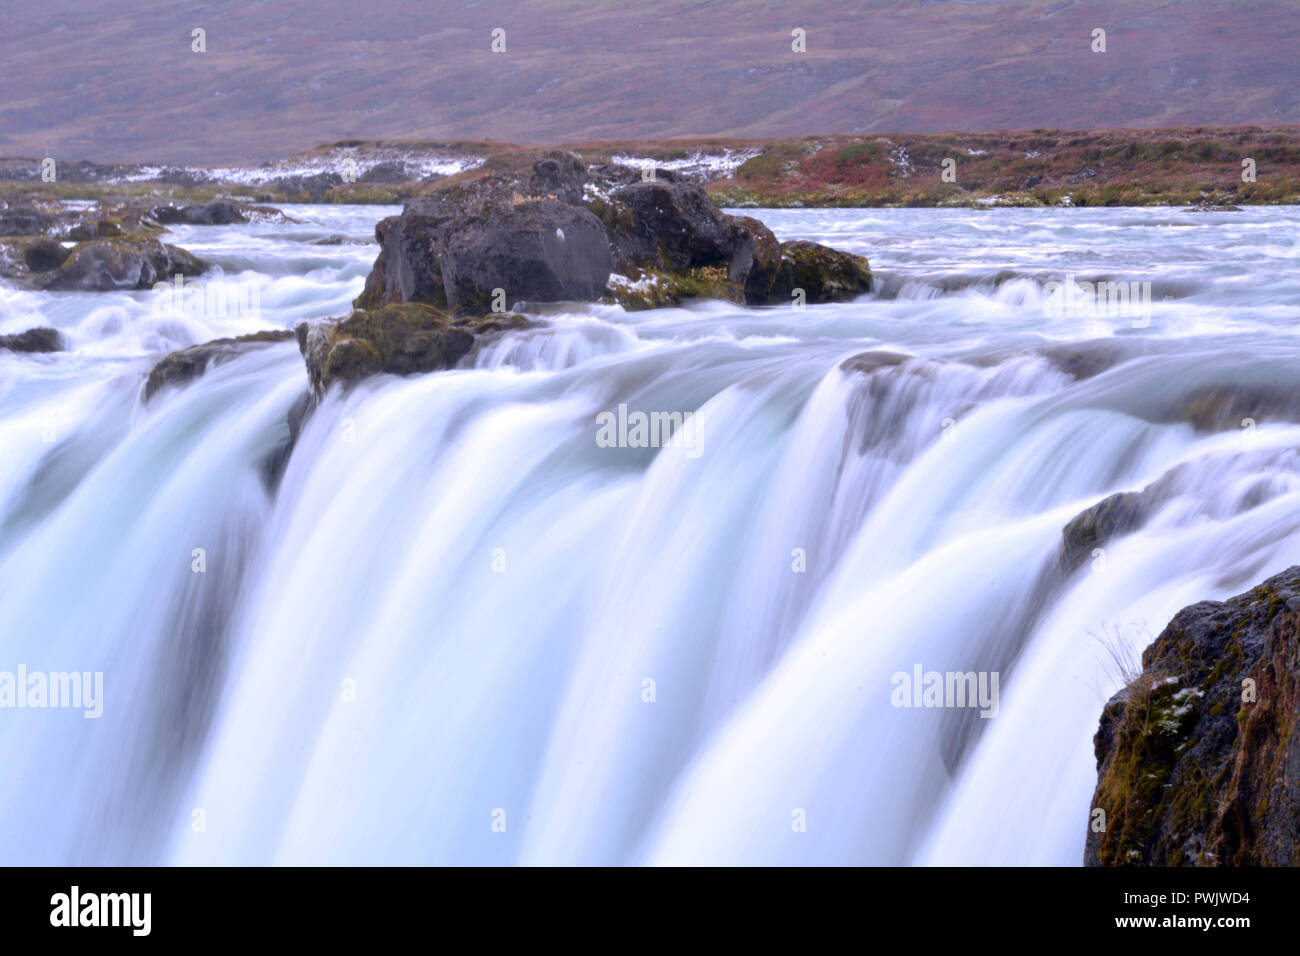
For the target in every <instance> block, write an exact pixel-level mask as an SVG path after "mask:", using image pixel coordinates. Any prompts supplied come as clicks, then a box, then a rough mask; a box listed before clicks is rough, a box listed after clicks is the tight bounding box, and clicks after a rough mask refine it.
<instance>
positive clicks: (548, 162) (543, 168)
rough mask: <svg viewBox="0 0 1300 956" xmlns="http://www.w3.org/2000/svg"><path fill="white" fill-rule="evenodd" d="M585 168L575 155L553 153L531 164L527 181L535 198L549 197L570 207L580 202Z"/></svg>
mask: <svg viewBox="0 0 1300 956" xmlns="http://www.w3.org/2000/svg"><path fill="white" fill-rule="evenodd" d="M586 181H587V167H586V166H585V165H584V164H583V162H582V160H581V159H580V158H578V156H577V154H575V153H565V152H558V151H557V152H553V153H551V154H549V155H548V156H546V157H545V158H543V159H539V160H538V161H537V162H536V163H534V164H533V175H532V177H531V178H530V179H529V181H528V185H529V187H530V188H531V189H532V191H533V195H535V196H550V197H552V198H554V199H558V200H560V201H561V202H566V203H569V204H570V205H574V206H576V205H579V204H581V202H582V186H583V183H585V182H586Z"/></svg>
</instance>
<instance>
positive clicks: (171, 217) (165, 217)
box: [150, 199, 248, 226]
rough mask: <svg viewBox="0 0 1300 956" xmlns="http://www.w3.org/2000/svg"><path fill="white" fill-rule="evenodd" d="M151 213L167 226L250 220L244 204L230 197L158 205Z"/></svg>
mask: <svg viewBox="0 0 1300 956" xmlns="http://www.w3.org/2000/svg"><path fill="white" fill-rule="evenodd" d="M150 215H151V216H152V218H153V219H155V220H157V221H158V222H160V223H162V224H163V225H165V226H171V225H176V224H182V225H189V226H228V225H230V224H231V223H236V222H248V216H247V215H245V214H244V208H243V206H242V204H240V203H237V202H232V201H231V200H229V199H214V200H213V201H212V202H203V203H190V204H188V205H184V206H173V205H171V204H168V205H165V206H158V207H156V208H154V209H153V210H152V212H151V213H150Z"/></svg>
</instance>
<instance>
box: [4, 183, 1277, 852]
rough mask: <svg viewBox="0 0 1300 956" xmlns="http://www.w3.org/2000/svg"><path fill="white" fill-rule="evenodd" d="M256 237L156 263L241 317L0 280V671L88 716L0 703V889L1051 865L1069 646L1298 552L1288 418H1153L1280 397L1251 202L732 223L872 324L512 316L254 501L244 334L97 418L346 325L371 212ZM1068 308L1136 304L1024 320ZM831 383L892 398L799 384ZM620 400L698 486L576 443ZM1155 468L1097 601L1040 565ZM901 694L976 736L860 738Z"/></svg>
mask: <svg viewBox="0 0 1300 956" xmlns="http://www.w3.org/2000/svg"><path fill="white" fill-rule="evenodd" d="M290 212H291V213H292V214H293V215H295V216H296V217H298V218H301V219H304V220H306V221H305V222H304V223H303V224H300V225H278V226H277V225H268V224H261V225H248V226H240V227H231V228H212V227H207V228H204V227H192V228H184V229H178V230H177V231H176V237H175V240H174V241H176V242H177V243H178V244H180V245H182V246H185V247H187V248H189V249H191V250H193V251H194V252H196V253H197V254H199V255H200V256H204V257H205V258H208V259H210V260H212V261H215V262H217V263H218V264H219V265H220V266H221V267H222V269H223V270H224V272H225V274H226V275H227V276H228V277H231V278H233V279H238V280H240V281H249V282H255V283H258V288H259V291H260V293H261V295H260V300H261V306H262V310H263V314H262V315H261V316H260V317H257V318H255V319H250V318H249V317H247V316H236V317H193V316H190V317H184V318H180V319H166V318H164V319H159V318H157V317H155V316H153V315H151V312H150V305H149V297H148V295H147V294H143V293H140V294H128V293H114V294H99V295H89V294H61V295H44V294H34V293H27V292H19V291H16V290H13V289H6V288H0V333H9V332H16V331H21V330H23V329H25V328H29V327H32V326H34V325H45V324H53V325H56V326H58V327H60V328H62V329H63V330H64V331H65V333H66V334H67V336H68V337H69V339H70V340H71V344H72V349H73V350H72V351H71V352H68V353H63V354H56V355H48V356H31V355H12V354H10V353H6V352H0V672H3V671H9V672H13V671H16V670H17V668H18V667H19V665H24V666H25V667H26V668H27V669H28V671H37V670H43V671H67V670H77V671H91V672H93V671H102V672H103V673H104V688H105V691H104V697H105V700H104V713H103V716H102V717H100V718H99V719H97V720H93V719H92V720H88V719H85V718H83V716H82V713H81V711H80V710H31V709H27V710H18V709H0V862H2V863H6V864H13V863H39V864H52V863H74V862H75V863H85V864H100V863H406V862H412V863H577V862H586V863H628V862H631V863H685V862H707V863H879V864H931V863H1048V864H1062V865H1075V864H1078V863H1079V862H1080V861H1081V858H1082V850H1083V841H1084V834H1085V827H1086V824H1087V819H1088V807H1089V802H1090V798H1091V795H1092V790H1093V786H1094V784H1095V769H1094V765H1093V759H1092V749H1091V737H1092V734H1093V732H1094V731H1095V729H1096V724H1097V718H1098V716H1099V714H1100V711H1101V706H1102V704H1103V702H1104V700H1105V699H1106V698H1107V697H1108V696H1109V695H1110V694H1111V693H1112V692H1113V691H1114V690H1115V689H1117V687H1118V685H1119V678H1118V676H1116V675H1115V674H1114V673H1113V667H1112V665H1111V664H1110V661H1109V654H1108V652H1107V651H1106V650H1105V648H1104V647H1103V646H1102V643H1101V642H1100V641H1099V640H1098V639H1097V637H1096V636H1097V635H1106V634H1113V633H1118V634H1120V635H1121V636H1122V638H1121V639H1122V640H1127V641H1129V642H1131V643H1132V645H1133V647H1134V648H1135V649H1136V650H1140V648H1141V646H1142V645H1143V644H1144V643H1145V642H1147V641H1149V640H1150V639H1151V638H1152V637H1153V636H1154V635H1155V634H1156V633H1158V632H1159V630H1160V629H1161V628H1162V627H1163V626H1164V624H1165V623H1166V622H1167V620H1168V619H1169V618H1170V617H1171V616H1172V614H1173V613H1174V612H1176V611H1177V610H1178V609H1180V608H1181V607H1183V606H1185V605H1186V604H1188V603H1191V602H1193V601H1197V600H1202V599H1207V598H1221V597H1225V596H1227V595H1230V594H1233V593H1236V592H1238V591H1241V590H1244V589H1246V588H1247V587H1249V586H1251V585H1253V584H1255V583H1257V582H1258V581H1261V580H1263V579H1264V578H1265V577H1266V576H1267V575H1269V574H1270V573H1273V572H1275V571H1278V570H1281V569H1283V568H1285V567H1287V566H1289V565H1291V564H1294V563H1297V562H1300V537H1297V535H1296V531H1297V529H1298V527H1300V507H1298V505H1300V455H1297V448H1298V447H1300V427H1298V426H1296V425H1294V424H1291V423H1290V422H1288V421H1286V420H1282V418H1279V419H1277V420H1272V419H1270V417H1269V416H1268V415H1267V414H1261V415H1259V416H1255V417H1256V418H1257V424H1256V425H1255V426H1254V427H1253V428H1249V427H1248V428H1242V429H1232V430H1227V431H1222V432H1218V433H1203V432H1197V431H1195V430H1194V429H1193V428H1192V426H1191V425H1190V424H1188V423H1186V422H1185V421H1179V420H1178V418H1177V416H1171V415H1170V414H1169V413H1168V408H1169V407H1172V406H1174V405H1177V404H1178V401H1179V400H1180V397H1181V396H1184V395H1186V394H1189V393H1191V392H1194V391H1196V390H1198V389H1200V390H1204V389H1207V388H1222V387H1225V386H1229V385H1232V384H1234V383H1256V384H1266V385H1269V386H1271V387H1272V388H1274V389H1275V390H1276V389H1282V390H1286V389H1291V390H1296V394H1297V395H1300V362H1297V358H1298V357H1300V356H1298V355H1297V352H1298V351H1300V350H1298V349H1297V346H1296V340H1295V335H1294V331H1293V326H1294V322H1295V317H1296V311H1295V308H1296V303H1297V302H1298V301H1300V271H1298V270H1297V269H1296V265H1297V258H1298V257H1300V242H1298V239H1297V237H1300V214H1297V213H1296V212H1295V211H1292V210H1276V209H1265V210H1251V211H1248V212H1243V213H1234V214H1223V215H1200V214H1191V213H1186V212H1182V211H1180V210H1144V211H1135V210H1123V209H1118V210H1115V209H1112V210H993V211H971V210H954V211H938V210H909V211H903V210H897V211H862V210H848V211H824V210H807V211H790V212H770V213H764V214H763V218H765V219H766V220H767V221H768V222H769V223H770V224H771V225H772V227H773V228H774V229H776V230H777V232H778V233H779V234H780V235H781V237H782V238H793V237H803V238H812V239H817V240H821V241H826V242H829V243H831V244H833V245H836V246H839V247H842V248H848V249H852V250H855V251H861V252H864V253H866V254H867V255H869V256H870V257H871V259H872V262H873V265H874V266H875V268H876V270H877V272H878V274H879V275H880V278H881V283H880V285H881V292H880V294H879V295H872V296H869V297H866V298H864V299H862V300H859V301H858V302H854V303H846V304H841V305H831V306H815V307H809V308H807V309H806V310H804V311H796V310H793V309H786V308H778V309H764V310H752V309H741V308H737V307H734V306H730V305H724V304H720V303H704V304H699V305H697V306H694V307H691V308H686V309H673V310H661V311H656V312H648V313H637V314H625V313H623V312H622V311H621V310H619V309H616V308H610V307H583V308H580V309H576V310H570V311H567V312H558V313H557V312H552V313H550V314H548V316H547V318H548V319H549V320H550V322H551V323H552V324H551V325H550V326H549V327H548V328H545V329H542V330H538V331H532V332H528V333H520V334H516V335H514V336H513V337H510V338H506V339H503V340H501V341H499V342H498V343H496V344H495V345H493V346H491V347H490V348H487V349H485V350H483V351H482V352H480V353H479V354H477V355H476V356H474V358H473V367H466V368H463V369H460V370H456V371H453V372H445V373H438V374H434V375H428V376H423V377H415V378H410V379H396V378H376V379H373V380H370V381H368V382H366V383H364V384H362V385H361V386H359V387H357V388H355V389H354V390H353V391H351V392H350V393H348V394H343V393H341V392H338V391H335V392H332V393H330V394H329V395H328V396H327V397H326V399H325V401H324V402H323V404H322V405H321V406H320V407H319V408H317V409H316V411H315V412H314V414H313V415H312V416H311V417H310V418H309V419H308V421H307V424H306V426H305V428H304V429H303V432H302V434H301V436H300V438H299V440H298V443H297V445H296V447H295V449H294V451H293V453H292V456H291V458H290V460H289V463H288V466H287V469H286V470H285V472H284V474H283V478H282V480H281V481H280V482H279V484H278V486H275V485H274V484H273V483H271V482H268V480H267V479H266V478H265V477H264V474H263V472H264V469H263V462H264V461H265V460H266V458H267V456H268V455H270V454H272V453H273V452H274V451H275V449H276V448H277V447H278V446H279V445H280V444H281V443H282V442H283V441H284V439H285V438H286V436H287V427H286V425H285V417H286V413H287V411H288V409H289V407H290V405H291V404H292V403H293V402H294V400H295V399H296V398H297V397H298V396H299V395H300V394H301V392H302V390H303V389H304V387H305V382H306V379H305V373H304V370H303V367H302V362H301V359H300V358H299V357H298V355H297V349H296V346H295V345H294V344H293V343H292V342H290V343H285V344H282V345H273V346H268V347H266V348H264V349H261V350H258V351H254V352H251V353H249V354H248V355H246V356H244V357H242V358H239V359H237V360H235V361H232V362H229V363H227V364H225V365H221V366H219V367H217V368H214V369H212V370H210V371H209V372H208V373H207V374H206V375H205V376H204V377H202V378H201V379H199V380H197V381H195V382H194V383H192V384H190V385H189V386H188V387H186V388H183V389H181V390H167V391H164V392H163V393H160V394H159V395H158V396H156V397H155V398H154V399H153V400H152V401H151V402H149V403H148V404H147V405H144V404H142V402H141V391H142V385H143V381H144V378H145V377H146V376H147V374H148V371H149V369H150V368H151V367H152V365H153V363H154V362H155V361H156V360H157V358H158V357H160V356H161V355H162V354H164V353H165V352H167V351H169V350H171V349H174V348H179V347H182V346H184V345H188V344H192V343H195V342H201V341H206V340H208V339H211V338H215V337H218V336H224V335H235V334H241V333H244V332H248V331H252V330H254V329H256V328H261V327H267V326H273V327H285V328H288V327H292V326H293V325H294V324H295V323H296V322H297V321H299V320H301V319H303V318H309V317H316V316H327V315H339V314H342V313H343V312H344V311H346V308H347V303H348V301H349V300H350V298H351V297H352V296H354V295H356V294H357V292H358V291H359V290H360V287H361V283H362V281H363V278H364V276H365V273H366V272H367V271H368V269H369V265H370V263H371V261H372V260H373V256H374V252H375V250H374V247H373V244H371V243H370V242H369V238H370V235H371V232H372V229H373V224H374V222H375V221H376V220H377V219H378V218H380V217H381V216H382V215H384V214H386V213H387V210H383V209H379V208H369V209H363V208H352V209H337V208H328V207H291V208H290ZM333 234H342V235H344V236H345V237H347V240H348V241H346V242H344V243H343V244H340V245H332V246H316V245H309V244H308V242H309V241H310V240H312V239H316V238H321V237H323V236H327V235H333ZM999 273H1003V275H1002V276H1001V277H1000V278H999V279H997V280H996V281H995V280H994V277H995V276H998V274H999ZM1067 273H1075V274H1077V275H1078V277H1079V278H1081V279H1082V278H1089V277H1094V276H1103V275H1104V276H1107V277H1111V278H1117V279H1118V278H1123V279H1133V280H1138V281H1152V282H1153V285H1154V288H1155V292H1156V297H1157V299H1163V301H1157V303H1156V304H1155V306H1154V308H1153V310H1152V315H1151V323H1150V325H1149V327H1143V328H1135V327H1134V326H1133V323H1132V322H1131V321H1130V320H1129V319H1128V318H1111V319H1107V320H1104V321H1102V322H1100V323H1098V322H1096V321H1094V320H1092V319H1089V318H1086V317H1083V318H1066V319H1060V320H1051V319H1048V318H1045V317H1044V314H1043V309H1042V301H1041V300H1042V283H1043V282H1044V281H1051V280H1056V281H1063V280H1064V278H1065V276H1066V274H1067ZM945 290H946V291H945ZM1099 338H1100V339H1105V340H1106V341H1107V344H1108V345H1110V346H1113V347H1115V348H1118V349H1121V350H1122V351H1123V356H1124V357H1126V360H1125V361H1121V362H1120V363H1119V364H1117V365H1115V366H1114V367H1113V368H1110V369H1109V370H1108V371H1105V372H1103V373H1101V374H1098V375H1096V376H1094V377H1091V378H1086V379H1083V380H1079V381H1075V380H1074V379H1073V378H1071V377H1070V376H1068V375H1066V374H1064V373H1063V372H1061V371H1059V370H1058V369H1057V368H1056V367H1054V366H1053V365H1052V364H1051V363H1049V362H1048V361H1047V360H1046V359H1045V358H1044V357H1043V356H1042V355H1041V354H1039V352H1038V351H1037V350H1038V348H1039V347H1040V346H1042V345H1043V344H1044V343H1046V342H1056V343H1069V342H1084V341H1092V340H1095V339H1099ZM865 351H890V352H895V353H903V354H906V355H909V356H913V359H912V360H910V361H908V362H905V363H903V364H901V365H898V364H896V365H889V364H885V365H883V366H881V367H877V368H875V370H874V371H865V372H864V371H846V370H844V369H843V368H841V363H842V362H843V361H844V360H845V359H847V358H850V357H852V356H855V355H858V354H859V353H862V352H865ZM620 403H627V404H628V406H629V407H630V408H632V409H641V410H646V411H693V412H694V413H695V414H696V422H697V425H698V434H699V445H698V454H696V453H695V452H694V451H692V450H691V449H687V448H681V447H676V448H673V447H670V448H664V449H662V450H658V449H638V448H604V447H600V446H599V445H598V444H597V443H596V441H595V435H596V415H597V414H598V413H599V412H601V411H604V410H613V409H616V408H617V407H618V405H619V404H620ZM1285 417H1295V416H1283V418H1285ZM945 423H946V424H945ZM1180 465H1183V466H1185V467H1182V468H1181V469H1179V470H1177V471H1176V473H1175V475H1174V477H1173V478H1171V479H1170V482H1171V488H1172V494H1171V495H1170V496H1169V497H1168V498H1167V499H1166V500H1165V501H1164V502H1163V504H1162V505H1161V506H1160V507H1159V509H1158V511H1157V512H1156V513H1155V514H1154V515H1153V516H1152V517H1151V519H1150V521H1149V522H1148V523H1147V524H1146V526H1145V527H1144V528H1143V529H1142V530H1140V531H1138V532H1136V533H1134V534H1131V535H1128V536H1126V537H1123V538H1120V539H1118V540H1115V541H1113V542H1111V543H1110V544H1109V545H1108V546H1107V551H1106V555H1105V564H1104V566H1102V567H1100V569H1097V568H1094V567H1092V566H1090V565H1088V564H1085V565H1084V566H1083V567H1082V568H1080V569H1079V570H1078V571H1077V572H1076V573H1074V574H1073V575H1072V576H1070V577H1068V578H1067V579H1065V580H1060V579H1059V578H1058V577H1056V576H1054V575H1053V574H1052V573H1051V570H1052V568H1053V567H1054V566H1055V561H1056V554H1057V549H1058V546H1059V543H1060V540H1061V529H1062V527H1063V526H1064V525H1065V524H1066V523H1067V522H1068V521H1069V520H1070V519H1071V518H1072V517H1073V516H1074V515H1076V514H1077V513H1078V512H1080V511H1081V510H1083V509H1084V508H1086V507H1088V506H1090V505H1091V504H1093V503H1095V502H1096V501H1098V500H1100V499H1101V498H1103V497H1105V496H1106V495H1108V494H1111V493H1113V492H1115V491H1120V490H1129V489H1140V488H1142V487H1145V486H1146V485H1147V484H1149V483H1151V482H1152V481H1155V480H1156V479H1158V478H1160V477H1161V476H1162V475H1165V474H1167V473H1169V472H1170V471H1171V469H1176V468H1178V466H1180ZM195 548H203V549H204V550H205V552H206V561H207V570H206V572H205V573H202V574H197V573H194V572H193V571H192V569H191V568H192V557H191V554H192V551H193V549H195ZM794 549H803V552H804V553H805V554H806V568H807V569H806V571H804V572H802V573H796V572H794V571H793V570H792V562H793V561H794V558H793V557H792V553H793V552H794ZM502 562H504V570H503V571H502V570H500V568H501V567H502ZM494 567H495V568H496V569H495V570H494ZM917 664H920V665H922V666H923V667H924V669H925V670H927V671H930V670H934V671H972V670H974V671H996V672H998V673H999V675H1000V679H1001V684H1000V687H1001V695H1000V701H999V710H998V713H997V715H996V716H995V717H992V718H990V719H981V718H979V717H978V716H976V713H975V712H974V711H972V710H969V709H965V710H958V709H916V708H896V707H894V706H892V705H891V691H892V689H893V688H892V686H891V682H890V678H891V675H893V674H894V673H895V672H897V671H904V672H908V673H910V672H911V670H912V668H913V666H914V665H917ZM646 679H652V680H653V681H654V690H655V694H654V696H655V700H654V702H653V703H649V702H645V701H644V700H643V681H645V680H646ZM498 810H500V811H504V819H505V824H506V826H505V832H494V829H493V822H494V819H497V820H499V819H501V816H500V814H499V813H497V811H498ZM796 810H801V811H803V813H804V815H805V816H806V820H807V827H806V832H796V831H795V830H794V829H793V828H792V819H793V814H794V813H795V811H796ZM494 815H495V816H494Z"/></svg>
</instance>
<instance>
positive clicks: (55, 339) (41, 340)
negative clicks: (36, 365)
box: [0, 327, 67, 352]
mask: <svg viewBox="0 0 1300 956" xmlns="http://www.w3.org/2000/svg"><path fill="white" fill-rule="evenodd" d="M65 348H67V345H66V344H65V342H64V340H63V335H62V334H61V333H60V332H59V330H58V329H51V328H44V327H42V328H36V329H28V330H27V331H26V332H19V333H17V334H16V335H0V349H7V350H8V351H10V352H62V351H63V350H64V349H65Z"/></svg>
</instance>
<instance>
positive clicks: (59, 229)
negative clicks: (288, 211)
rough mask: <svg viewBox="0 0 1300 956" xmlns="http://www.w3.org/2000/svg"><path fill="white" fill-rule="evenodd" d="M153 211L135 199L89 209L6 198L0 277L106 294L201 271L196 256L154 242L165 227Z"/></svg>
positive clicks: (1, 209) (0, 211)
mask: <svg viewBox="0 0 1300 956" xmlns="http://www.w3.org/2000/svg"><path fill="white" fill-rule="evenodd" d="M205 205H206V206H220V205H221V204H220V203H216V204H205ZM228 205H234V204H228ZM164 208H167V207H164ZM156 211H157V210H153V209H150V208H149V207H148V206H145V205H142V204H141V203H140V202H139V200H128V201H126V202H120V203H100V204H99V205H97V206H96V207H94V208H92V209H89V210H87V209H84V208H79V207H68V206H64V205H62V204H61V203H59V202H58V201H56V200H51V199H48V198H47V197H43V196H34V197H24V198H22V199H21V200H14V199H5V200H3V206H0V277H2V278H5V279H10V280H13V281H15V282H18V283H21V284H23V285H26V286H29V287H32V288H37V289H46V290H56V291H57V290H76V291H82V292H87V291H90V292H108V291H113V290H116V289H137V290H138V289H149V288H151V287H152V286H153V285H154V283H156V282H160V281H164V280H166V279H170V278H172V277H173V276H176V275H178V274H179V275H183V276H186V277H191V276H197V275H199V274H200V273H202V272H203V271H205V269H206V268H207V266H206V265H205V264H204V263H203V262H202V261H201V260H199V259H198V258H197V257H195V256H194V255H192V254H190V253H189V252H186V251H185V250H184V249H181V248H179V247H177V246H173V245H169V244H167V243H164V242H162V241H161V240H160V239H158V234H159V233H161V232H162V231H163V227H162V225H161V224H159V223H158V221H157V220H155V219H154V218H153V217H152V215H151V213H152V212H156ZM212 214H213V215H214V216H218V215H220V214H219V213H217V212H213V213H212Z"/></svg>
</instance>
